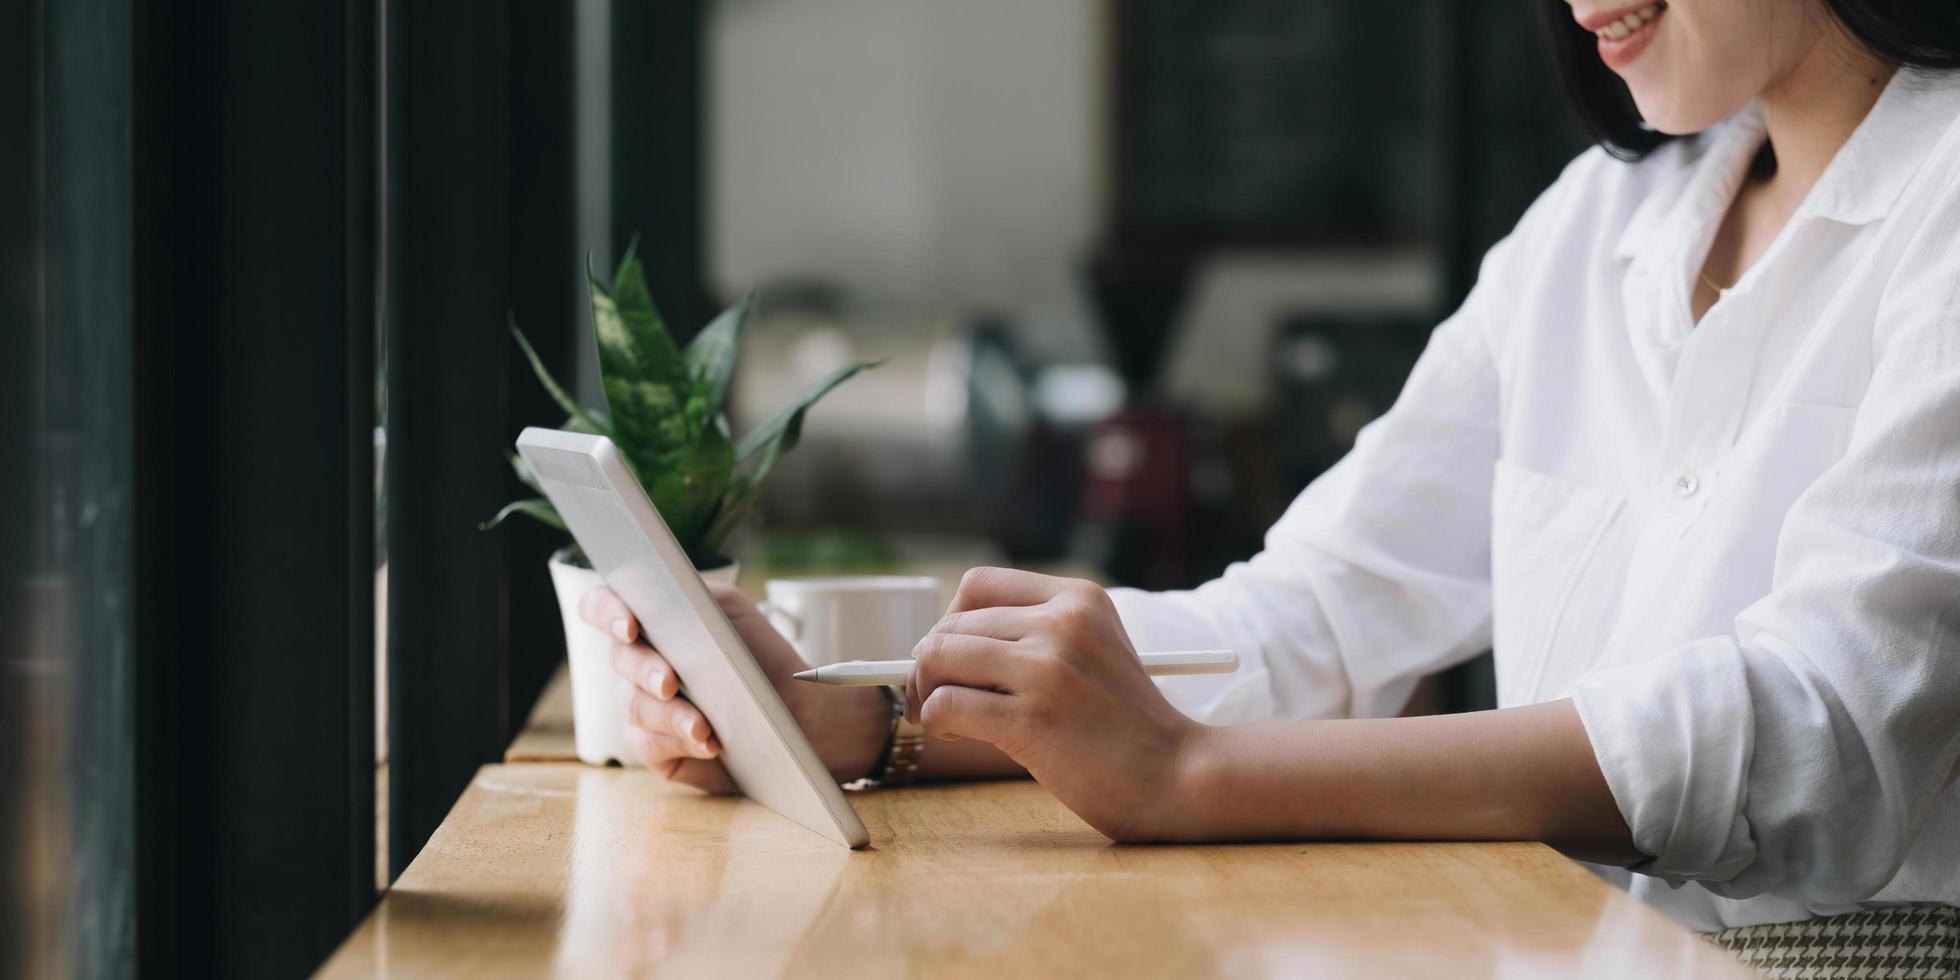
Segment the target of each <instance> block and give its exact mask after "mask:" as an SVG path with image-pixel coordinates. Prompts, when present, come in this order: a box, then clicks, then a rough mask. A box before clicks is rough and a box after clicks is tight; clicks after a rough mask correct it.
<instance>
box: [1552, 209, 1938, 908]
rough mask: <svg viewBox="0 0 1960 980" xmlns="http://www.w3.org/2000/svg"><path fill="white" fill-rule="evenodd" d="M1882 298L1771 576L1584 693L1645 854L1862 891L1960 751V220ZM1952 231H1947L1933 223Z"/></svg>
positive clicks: (1876, 883)
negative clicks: (1840, 451) (1741, 602)
mask: <svg viewBox="0 0 1960 980" xmlns="http://www.w3.org/2000/svg"><path fill="white" fill-rule="evenodd" d="M1951 231H1952V232H1953V234H1950V235H1945V236H1929V239H1928V241H1927V243H1926V244H1927V248H1926V250H1925V251H1923V252H1922V253H1921V256H1920V259H1919V261H1917V262H1915V266H1916V267H1917V268H1918V269H1919V270H1920V271H1919V272H1917V273H1915V274H1909V275H1905V276H1902V277H1901V278H1900V279H1899V280H1897V281H1895V285H1894V288H1893V289H1891V290H1890V291H1888V296H1887V299H1886V300H1885V302H1883V303H1882V304H1881V306H1880V314H1881V319H1880V324H1881V325H1880V327H1879V329H1878V331H1877V334H1876V338H1875V342H1874V363H1875V365H1876V366H1875V368H1874V370H1873V373H1872V379H1871V385H1870V388H1869V390H1868V393H1867V394H1866V396H1865V399H1864V401H1863V403H1862V405H1861V406H1860V408H1859V410H1858V414H1857V417H1856V420H1855V423H1854V425H1853V427H1852V431H1851V436H1850V443H1849V447H1848V449H1847V451H1846V454H1845V455H1844V457H1843V458H1842V459H1841V460H1840V461H1839V462H1838V463H1837V464H1835V465H1834V466H1833V467H1832V468H1830V469H1829V470H1827V471H1825V473H1824V474H1823V475H1822V476H1820V477H1819V478H1818V479H1817V480H1816V481H1815V482H1814V483H1812V484H1811V485H1810V487H1809V488H1808V489H1807V490H1806V491H1805V492H1804V493H1803V494H1802V496H1800V497H1799V498H1798V499H1797V502H1796V503H1795V505H1794V506H1792V507H1791V509H1790V510H1789V512H1788V514H1787V516H1786V518H1785V520H1784V522H1783V524H1782V527H1781V532H1780V536H1779V538H1778V540H1777V552H1776V561H1775V570H1774V575H1773V578H1772V584H1771V590H1770V592H1769V594H1768V595H1766V596H1764V597H1763V598H1762V599H1761V600H1759V601H1757V602H1755V603H1753V604H1751V605H1750V606H1748V607H1747V608H1746V609H1745V610H1743V612H1742V613H1741V614H1740V615H1738V616H1737V617H1736V620H1735V628H1734V632H1733V633H1732V634H1730V635H1725V636H1712V637H1707V638H1705V639H1702V640H1699V641H1696V642H1694V643H1690V644H1687V645H1685V646H1682V647H1680V648H1678V649H1674V650H1671V651H1666V652H1663V653H1661V654H1659V655H1658V656H1655V657H1652V658H1649V659H1644V660H1640V661H1637V662H1634V663H1631V664H1625V665H1621V666H1616V667H1612V668H1609V669H1605V670H1602V671H1599V672H1596V673H1594V674H1592V675H1590V676H1588V677H1586V678H1583V679H1582V680H1581V681H1580V682H1579V683H1577V684H1576V685H1575V686H1574V688H1573V697H1574V701H1575V703H1576V705H1577V707H1578V710H1579V713H1580V716H1581V718H1582V719H1583V721H1584V724H1585V728H1586V731H1587V734H1588V735H1589V737H1590V738H1591V740H1592V745H1593V749H1594V751H1595V753H1596V755H1597V756H1598V759H1599V763H1600V766H1601V769H1602V770H1603V771H1604V773H1605V776H1606V779H1607V782H1608V783H1609V785H1610V786H1611V788H1612V791H1613V795H1614V797H1615V798H1616V800H1617V801H1618V803H1619V807H1620V811H1621V814H1622V815H1623V816H1624V817H1625V818H1626V821H1627V823H1628V826H1629V827H1630V828H1631V829H1632V832H1633V838H1634V843H1635V845H1636V846H1637V847H1638V848H1639V849H1640V850H1641V851H1643V852H1645V853H1646V854H1647V855H1649V858H1650V859H1649V860H1648V861H1647V862H1645V863H1644V864H1642V865H1638V866H1636V867H1635V868H1634V870H1636V871H1640V872H1644V873H1648V874H1652V875H1656V876H1659V877H1661V878H1664V879H1666V880H1669V881H1672V882H1682V881H1689V880H1693V881H1698V882H1700V883H1702V884H1703V885H1704V886H1705V887H1707V888H1708V889H1709V890H1711V891H1713V892H1715V893H1716V894H1719V895H1724V896H1727V897H1731V898H1743V897H1748V896H1751V895H1756V894H1760V893H1764V892H1774V893H1776V894H1779V895H1783V896H1785V897H1789V898H1794V899H1798V900H1801V901H1807V902H1813V903H1849V902H1856V901H1862V900H1865V899H1867V898H1869V897H1871V896H1872V895H1873V894H1874V893H1876V892H1878V891H1879V890H1880V889H1881V888H1883V887H1884V886H1885V885H1886V883H1887V882H1889V881H1890V880H1891V879H1892V878H1893V876H1894V875H1895V874H1896V873H1897V872H1898V870H1899V868H1900V866H1901V864H1902V862H1903V861H1904V860H1905V857H1906V854H1907V852H1908V849H1909V848H1910V847H1911V846H1912V844H1913V839H1914V836H1915V835H1916V833H1917V832H1918V829H1919V827H1920V826H1921V824H1922V823H1923V822H1924V821H1925V820H1926V817H1927V815H1928V813H1929V812H1930V811H1931V810H1932V808H1933V806H1934V804H1935V802H1936V801H1937V800H1938V799H1939V798H1940V795H1941V794H1942V793H1944V792H1947V791H1948V790H1949V787H1950V786H1951V785H1952V784H1953V780H1954V778H1955V775H1956V772H1955V766H1956V761H1960V301H1957V297H1956V290H1960V275H1955V274H1954V273H1953V271H1952V270H1955V269H1960V248H1955V247H1954V246H1953V245H1952V244H1951V243H1952V242H1954V241H1960V223H1956V227H1955V228H1954V229H1951ZM1941 237H1944V239H1945V240H1944V241H1941V240H1940V238H1941Z"/></svg>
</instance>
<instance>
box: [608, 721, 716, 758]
mask: <svg viewBox="0 0 1960 980" xmlns="http://www.w3.org/2000/svg"><path fill="white" fill-rule="evenodd" d="M626 730H627V732H628V733H635V732H637V733H638V734H637V735H634V736H633V737H634V738H636V739H638V740H639V741H640V743H641V744H643V745H644V746H645V748H646V750H647V752H651V753H652V755H648V754H647V752H641V751H639V750H637V749H636V750H635V754H636V755H638V756H639V757H640V761H641V762H642V763H645V764H646V767H647V768H648V769H652V768H654V765H653V763H652V762H650V761H648V760H649V759H657V760H662V761H664V760H668V759H712V758H715V757H716V756H718V755H720V754H721V742H720V741H719V740H717V739H712V738H711V739H709V740H707V741H706V742H690V741H688V740H686V739H684V738H681V737H680V736H678V735H674V734H672V733H669V732H655V731H648V730H647V729H644V728H641V727H640V726H638V725H627V726H626Z"/></svg>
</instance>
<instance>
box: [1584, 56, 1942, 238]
mask: <svg viewBox="0 0 1960 980" xmlns="http://www.w3.org/2000/svg"><path fill="white" fill-rule="evenodd" d="M1956 115H1960V84H1955V83H1954V82H1953V81H1950V80H1947V79H1944V78H1941V77H1939V76H1931V75H1925V74H1920V73H1917V72H1911V71H1900V72H1898V73H1897V74H1895V75H1894V76H1893V77H1892V80H1891V81H1889V82H1887V83H1886V86H1885V91H1884V92H1881V93H1879V97H1878V101H1877V102H1876V103H1874V104H1873V105H1872V108H1871V111H1870V112H1868V113H1866V114H1865V118H1864V121H1862V122H1860V123H1859V124H1858V128H1857V129H1856V130H1854V131H1853V132H1852V134H1851V138H1850V139H1849V140H1848V141H1846V142H1845V144H1844V146H1843V147H1841V148H1840V149H1839V150H1838V152H1837V155H1836V156H1835V157H1833V158H1832V159H1831V162H1830V165H1829V166H1827V167H1825V168H1824V173H1823V174H1821V175H1820V176H1819V177H1818V179H1817V184H1816V186H1814V187H1812V188H1811V190H1810V193H1809V194H1808V195H1807V196H1806V197H1805V198H1804V203H1803V204H1802V205H1801V206H1799V207H1798V208H1797V212H1796V215H1795V217H1796V218H1823V219H1826V220H1829V221H1836V222H1840V223H1843V224H1853V225H1859V224H1867V223H1869V222H1873V221H1877V220H1879V219H1881V218H1884V217H1885V216H1886V215H1888V214H1889V213H1891V210H1892V206H1893V205H1894V204H1896V203H1897V202H1898V199H1899V195H1900V194H1901V193H1903V192H1904V190H1905V187H1906V185H1907V184H1908V183H1910V182H1911V180H1912V177H1913V175H1915V174H1916V173H1918V172H1919V169H1920V166H1921V164H1923V163H1924V162H1925V159H1926V156H1927V154H1928V152H1929V151H1930V150H1931V149H1932V147H1933V144H1934V143H1936V142H1937V141H1938V140H1939V138H1940V136H1941V135H1942V134H1943V133H1944V132H1945V131H1946V129H1947V128H1948V126H1949V125H1951V124H1952V122H1953V121H1954V118H1955V116H1956ZM1764 133H1765V129H1764V126H1763V112H1762V107H1761V106H1760V105H1759V104H1757V103H1755V102H1751V103H1749V105H1748V106H1746V107H1744V108H1743V110H1742V111H1741V112H1738V113H1736V114H1735V115H1734V116H1732V117H1730V118H1728V119H1726V120H1724V121H1723V122H1721V123H1718V124H1716V125H1715V126H1713V127H1711V128H1710V129H1709V130H1708V131H1707V132H1704V133H1702V134H1700V135H1699V136H1696V137H1693V140H1694V143H1692V144H1690V145H1689V146H1686V147H1683V148H1682V152H1686V153H1688V154H1689V160H1688V161H1687V163H1686V166H1685V170H1686V171H1687V172H1686V173H1685V174H1684V175H1682V176H1681V177H1680V178H1678V179H1677V181H1676V182H1675V183H1674V184H1673V185H1671V186H1660V187H1656V188H1655V193H1651V194H1649V195H1648V197H1647V199H1646V200H1645V201H1643V202H1641V204H1640V206H1639V207H1638V208H1637V209H1636V210H1635V211H1634V213H1633V216H1632V218H1631V219H1630V220H1629V221H1628V222H1627V226H1626V230H1625V231H1624V232H1622V233H1621V236H1620V240H1619V244H1618V247H1617V248H1616V249H1615V252H1614V254H1615V255H1616V256H1617V257H1619V258H1622V259H1635V258H1639V257H1641V256H1643V255H1649V254H1652V252H1653V249H1654V248H1655V247H1656V246H1662V247H1670V246H1671V247H1684V246H1685V245H1686V244H1687V240H1688V239H1689V238H1691V237H1693V236H1694V235H1696V234H1698V233H1700V232H1701V231H1703V230H1705V229H1706V228H1708V227H1709V226H1710V223H1711V222H1713V221H1714V220H1716V219H1717V218H1718V217H1719V216H1720V215H1721V213H1722V211H1723V210H1725V209H1726V208H1727V207H1728V205H1729V202H1730V201H1732V200H1734V198H1735V193H1736V190H1737V189H1738V188H1739V187H1740V186H1741V184H1742V180H1743V178H1744V176H1745V175H1746V174H1747V173H1748V168H1749V163H1750V161H1751V160H1752V159H1753V158H1754V157H1755V154H1756V150H1757V149H1758V148H1760V147H1761V146H1762V141H1763V136H1764ZM1663 152H1665V148H1664V150H1663ZM1793 220H1795V219H1794V218H1793ZM1669 250H1671V248H1670V249H1669Z"/></svg>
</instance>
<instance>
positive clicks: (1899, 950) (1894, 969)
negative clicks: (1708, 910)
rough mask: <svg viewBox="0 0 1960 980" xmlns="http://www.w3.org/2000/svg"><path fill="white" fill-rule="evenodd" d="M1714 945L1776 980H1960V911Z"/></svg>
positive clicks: (1805, 927) (1792, 927) (1833, 924)
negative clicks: (1852, 979)
mask: <svg viewBox="0 0 1960 980" xmlns="http://www.w3.org/2000/svg"><path fill="white" fill-rule="evenodd" d="M1707 938H1708V941H1709V942H1712V943H1714V944H1715V945H1717V946H1720V947H1722V948H1723V949H1726V950H1728V951H1729V952H1731V953H1734V954H1735V955H1736V956H1738V957H1740V958H1741V959H1742V961H1743V962H1744V963H1747V964H1749V965H1750V966H1753V967H1755V968H1756V969H1758V970H1761V971H1763V973H1764V974H1765V975H1767V976H1769V977H1771V978H1773V980H1840V978H1843V980H1851V978H1857V980H1960V907H1955V906H1951V905H1908V906H1901V907H1899V908H1892V909H1876V910H1873V911H1870V912H1853V913H1850V914H1848V915H1833V916H1828V917H1825V918H1821V919H1806V920H1804V921H1802V922H1779V923H1776V924H1774V925H1766V926H1738V927H1736V928H1734V929H1724V930H1722V931H1721V932H1714V933H1709V934H1708V936H1707Z"/></svg>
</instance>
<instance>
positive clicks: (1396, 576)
mask: <svg viewBox="0 0 1960 980" xmlns="http://www.w3.org/2000/svg"><path fill="white" fill-rule="evenodd" d="M1521 227H1522V226H1521ZM1515 240H1516V236H1513V239H1512V240H1507V242H1505V243H1503V244H1500V245H1499V246H1498V247H1497V248H1496V249H1493V250H1492V252H1491V254H1490V256H1489V257H1487V259H1486V260H1485V263H1484V267H1483V273H1482V274H1481V275H1480V277H1479V282H1478V286H1477V288H1476V290H1474V291H1473V292H1472V293H1471V295H1470V297H1469V298H1468V299H1467V300H1466V301H1465V303H1464V306H1463V308H1462V309H1460V310H1459V311H1458V312H1457V313H1456V315H1454V316H1452V317H1451V318H1450V319H1449V320H1448V321H1446V322H1445V323H1443V324H1442V325H1441V326H1439V327H1437V328H1436V330H1435V332H1434V333H1433V334H1432V335H1431V337H1430V342H1429V344H1428V346H1427V347H1426V348H1425V349H1424V351H1423V353H1422V356H1421V358H1420V359H1419V360H1418V361H1417V364H1416V367H1415V370H1414V371H1413V373H1412V374H1411V375H1410V377H1409V381H1408V383H1407V384H1406V385H1405V386H1404V387H1403V390H1402V394H1401V396H1400V397H1399V398H1398V399H1397V400H1396V402H1395V404H1394V406H1393V407H1391V408H1390V410H1389V411H1388V412H1387V413H1386V414H1384V415H1383V416H1382V417H1381V418H1379V419H1377V420H1376V421H1375V422H1373V423H1372V424H1370V425H1369V426H1367V427H1366V428H1364V429H1363V430H1362V432H1361V434H1360V435H1359V437H1358V438H1357V439H1356V442H1355V447H1354V450H1353V451H1352V452H1350V453H1349V454H1348V455H1347V456H1346V457H1345V458H1343V459H1342V460H1341V462H1340V463H1338V464H1336V465H1335V466H1334V467H1333V468H1332V469H1330V470H1328V471H1327V472H1326V473H1325V474H1323V475H1322V476H1321V477H1320V478H1319V479H1318V480H1315V481H1314V482H1313V484H1312V485H1310V486H1309V487H1307V489H1306V490H1305V491H1304V492H1302V493H1301V494H1300V496H1299V497H1298V498H1297V499H1295V500H1294V502H1293V504H1292V506H1291V507H1289V508H1288V509H1287V512H1286V514H1285V515H1284V516H1283V517H1281V519H1280V520H1279V522H1278V523H1276V524H1275V525H1274V526H1273V528H1272V530H1271V531H1270V532H1269V533H1268V534H1267V536H1266V546H1265V548H1264V550H1262V551H1261V552H1260V553H1259V554H1258V555H1256V556H1255V557H1253V558H1252V559H1251V560H1250V561H1247V562H1241V563H1238V564H1235V565H1233V566H1232V567H1231V568H1229V569H1227V570H1226V572H1225V574H1224V575H1223V576H1221V577H1220V578H1218V579H1217V580H1215V581H1212V582H1208V583H1206V584H1205V585H1203V586H1201V587H1199V588H1197V589H1194V590H1190V591H1183V592H1160V593H1146V592H1140V591H1136V590H1131V589H1117V590H1113V591H1112V592H1111V597H1112V598H1113V599H1114V600H1115V602H1116V606H1117V610H1118V612H1119V614H1120V615H1121V617H1122V619H1123V623H1124V626H1125V628H1126V629H1127V630H1128V631H1129V633H1130V637H1131V640H1132V641H1133V642H1134V643H1135V645H1136V646H1137V648H1138V649H1139V650H1150V649H1157V650H1171V649H1193V648H1208V647H1222V648H1228V649H1232V650H1235V651H1237V652H1238V653H1239V655H1240V658H1241V661H1242V666H1241V669H1240V670H1239V671H1238V673H1236V674H1232V675H1226V676H1222V677H1174V678H1164V679H1162V680H1161V681H1160V682H1159V686H1160V687H1161V688H1162V689H1163V691H1164V693H1165V695H1166V696H1167V697H1168V698H1169V699H1170V701H1171V702H1172V703H1173V704H1175V705H1176V706H1177V707H1178V708H1179V709H1180V710H1183V711H1184V712H1185V713H1187V714H1189V715H1191V716H1193V717H1195V718H1199V719H1201V720H1205V721H1209V722H1213V723H1240V722H1247V721H1256V720H1263V719H1268V718H1303V717H1368V716H1382V715H1392V714H1395V713H1396V712H1398V711H1399V710H1401V708H1402V707H1403V705H1404V704H1405V703H1406V702H1407V700H1408V698H1409V694H1410V692H1411V690H1412V689H1413V688H1414V685H1415V683H1416V681H1417V680H1418V679H1420V678H1421V677H1422V676H1423V675H1424V674H1427V673H1429V672H1432V671H1435V670H1438V669H1440V668H1443V667H1446V666H1449V665H1450V664H1453V663H1456V662H1459V661H1461V660H1464V659H1467V658H1469V657H1471V656H1474V655H1476V654H1477V653H1479V652H1481V651H1483V650H1484V649H1486V648H1487V647H1488V646H1489V644H1490V625H1491V589H1490V486H1491V479H1492V476H1491V475H1492V470H1493V467H1494V465H1495V463H1494V461H1495V459H1496V456H1497V438H1498V437H1497V419H1498V380H1497V369H1496V366H1495V361H1494V354H1493V348H1492V346H1491V341H1490V339H1489V336H1488V331H1487V325H1488V322H1487V321H1488V319H1489V318H1490V316H1491V314H1492V312H1493V311H1494V310H1495V309H1497V308H1499V307H1500V302H1499V300H1500V297H1501V295H1502V291H1503V289H1505V288H1506V286H1505V285H1503V282H1504V279H1505V278H1506V271H1507V270H1506V264H1507V262H1508V261H1509V258H1508V257H1509V256H1510V255H1511V254H1512V249H1513V248H1515V247H1517V246H1515V245H1514V244H1513V242H1514V241H1515Z"/></svg>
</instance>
